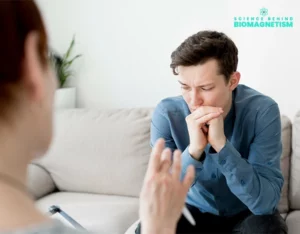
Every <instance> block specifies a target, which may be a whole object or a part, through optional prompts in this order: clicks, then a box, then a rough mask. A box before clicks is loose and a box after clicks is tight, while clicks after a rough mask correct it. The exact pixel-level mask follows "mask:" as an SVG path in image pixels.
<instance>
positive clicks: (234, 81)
mask: <svg viewBox="0 0 300 234" xmlns="http://www.w3.org/2000/svg"><path fill="white" fill-rule="evenodd" d="M240 78H241V73H239V72H234V73H233V74H232V75H231V77H230V80H229V88H230V90H231V91H233V90H234V89H235V88H236V87H237V86H238V84H239V82H240Z"/></svg>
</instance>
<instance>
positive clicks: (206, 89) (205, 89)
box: [202, 88, 213, 91]
mask: <svg viewBox="0 0 300 234" xmlns="http://www.w3.org/2000/svg"><path fill="white" fill-rule="evenodd" d="M212 89H213V88H202V90H204V91H209V90H212Z"/></svg>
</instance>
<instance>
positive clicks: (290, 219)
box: [285, 210, 300, 234]
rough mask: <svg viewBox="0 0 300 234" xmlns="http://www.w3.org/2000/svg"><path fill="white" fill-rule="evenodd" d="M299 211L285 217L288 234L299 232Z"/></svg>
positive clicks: (297, 233)
mask: <svg viewBox="0 0 300 234" xmlns="http://www.w3.org/2000/svg"><path fill="white" fill-rule="evenodd" d="M299 220H300V211H299V210H297V211H292V212H291V213H289V214H288V215H287V217H286V221H285V222H286V224H287V226H288V230H289V234H299V230H300V222H299Z"/></svg>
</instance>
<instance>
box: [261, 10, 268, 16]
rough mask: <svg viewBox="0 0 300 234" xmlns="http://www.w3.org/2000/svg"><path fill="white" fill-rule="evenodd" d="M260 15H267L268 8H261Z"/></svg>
mask: <svg viewBox="0 0 300 234" xmlns="http://www.w3.org/2000/svg"><path fill="white" fill-rule="evenodd" d="M260 15H261V16H266V15H268V9H267V8H261V9H260Z"/></svg>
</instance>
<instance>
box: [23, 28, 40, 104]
mask: <svg viewBox="0 0 300 234" xmlns="http://www.w3.org/2000/svg"><path fill="white" fill-rule="evenodd" d="M38 44H39V35H38V33H37V32H30V33H29V34H28V35H27V37H26V39H25V43H24V60H23V71H22V83H23V84H24V88H25V91H26V94H28V97H29V99H30V100H31V101H38V102H39V101H40V100H41V99H42V97H43V95H44V91H45V90H44V86H43V76H44V74H43V72H44V65H43V64H42V61H41V58H40V55H39V51H38Z"/></svg>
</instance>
